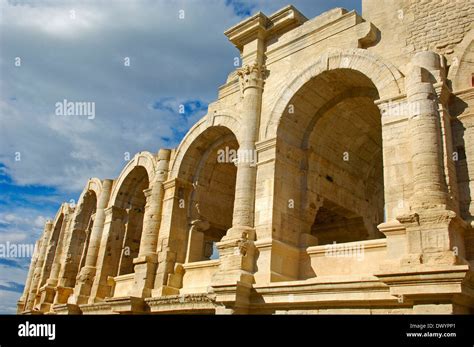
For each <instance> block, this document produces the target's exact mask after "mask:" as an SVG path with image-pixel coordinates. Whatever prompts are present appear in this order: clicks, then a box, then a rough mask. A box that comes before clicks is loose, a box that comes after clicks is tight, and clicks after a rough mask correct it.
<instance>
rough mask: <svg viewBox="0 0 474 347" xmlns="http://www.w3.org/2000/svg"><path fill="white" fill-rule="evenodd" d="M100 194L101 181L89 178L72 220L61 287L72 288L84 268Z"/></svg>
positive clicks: (60, 280) (60, 281) (60, 282)
mask: <svg viewBox="0 0 474 347" xmlns="http://www.w3.org/2000/svg"><path fill="white" fill-rule="evenodd" d="M101 192H102V181H101V180H100V179H98V178H90V179H89V180H88V181H87V183H86V185H85V187H84V189H83V191H82V193H81V195H80V197H79V200H78V201H77V205H76V207H75V211H74V215H73V218H72V228H71V234H70V236H69V240H68V241H67V244H66V247H67V249H66V261H65V263H64V264H63V267H62V269H61V272H62V273H61V275H60V279H59V285H60V286H62V287H66V288H73V287H74V286H75V281H76V276H77V275H78V274H79V272H80V269H81V268H82V267H83V266H84V263H85V258H86V255H87V249H88V245H89V240H90V236H91V232H92V226H93V223H94V216H95V212H96V210H97V204H98V201H99V197H100V194H101ZM59 299H60V300H61V299H62V298H59ZM61 303H62V302H61Z"/></svg>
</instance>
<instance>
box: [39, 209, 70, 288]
mask: <svg viewBox="0 0 474 347" xmlns="http://www.w3.org/2000/svg"><path fill="white" fill-rule="evenodd" d="M69 210H70V207H69V204H68V203H63V204H61V207H60V208H59V209H58V212H57V213H56V216H55V217H54V219H53V222H52V223H53V227H52V231H51V236H50V237H49V240H48V243H47V245H46V254H45V258H44V263H43V268H42V270H41V279H40V282H39V284H38V289H39V288H41V287H42V286H43V285H44V284H45V283H46V281H47V280H48V279H49V276H50V274H51V270H52V267H53V262H54V259H55V257H56V254H57V253H58V252H59V248H58V244H59V240H60V238H61V237H62V235H61V234H62V233H64V230H65V226H66V223H67V221H66V215H67V214H68V213H69Z"/></svg>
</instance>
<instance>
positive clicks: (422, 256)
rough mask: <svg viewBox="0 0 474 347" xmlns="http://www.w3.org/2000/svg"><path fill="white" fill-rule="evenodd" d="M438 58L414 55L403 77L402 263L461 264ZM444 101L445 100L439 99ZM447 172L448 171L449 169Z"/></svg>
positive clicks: (461, 246)
mask: <svg viewBox="0 0 474 347" xmlns="http://www.w3.org/2000/svg"><path fill="white" fill-rule="evenodd" d="M445 76H446V72H445V69H444V66H443V60H442V58H441V57H440V56H439V55H438V54H436V53H433V52H420V53H417V54H416V55H415V56H414V57H413V60H412V65H411V69H410V71H409V74H408V76H407V80H406V82H407V84H406V86H407V97H408V101H409V113H410V114H409V123H408V124H409V127H410V141H411V151H412V154H411V161H412V165H413V194H412V197H411V199H410V205H411V206H410V211H409V212H408V213H407V214H405V215H401V216H398V217H397V219H398V220H399V222H401V224H402V225H403V226H404V227H405V228H406V235H407V244H408V254H407V256H405V257H404V258H402V265H407V266H413V265H416V264H431V265H434V264H446V265H454V264H457V263H460V262H462V258H463V254H464V241H463V238H464V236H463V233H464V230H465V229H466V225H465V223H464V221H462V219H460V218H459V216H458V215H457V213H456V212H455V211H454V210H453V209H454V208H453V207H454V206H453V201H454V200H453V199H452V198H451V197H450V196H449V194H448V187H447V179H448V178H449V171H450V170H449V169H448V168H447V167H446V166H445V156H446V155H451V154H448V153H446V152H445V151H446V148H450V146H448V147H446V146H444V142H445V141H446V140H450V139H449V138H446V134H443V131H442V120H441V118H440V113H439V103H440V100H441V99H440V97H441V95H438V93H437V91H436V86H439V85H440V84H443V83H444V82H445V78H446V77H445ZM443 98H445V96H443ZM451 172H452V170H451Z"/></svg>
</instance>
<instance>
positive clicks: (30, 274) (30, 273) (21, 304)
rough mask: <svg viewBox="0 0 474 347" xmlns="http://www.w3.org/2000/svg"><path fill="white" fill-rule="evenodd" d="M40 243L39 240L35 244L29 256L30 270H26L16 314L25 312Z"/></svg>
mask: <svg viewBox="0 0 474 347" xmlns="http://www.w3.org/2000/svg"><path fill="white" fill-rule="evenodd" d="M41 241H42V239H39V240H38V241H36V243H35V248H34V252H33V254H32V256H31V264H30V268H29V269H28V275H27V277H26V282H25V288H24V290H23V294H22V295H21V297H20V299H19V300H18V303H17V313H21V312H23V311H24V310H25V301H26V299H27V297H28V293H29V292H30V286H31V282H32V279H33V275H34V272H35V268H36V264H37V262H38V256H39V253H40V248H41Z"/></svg>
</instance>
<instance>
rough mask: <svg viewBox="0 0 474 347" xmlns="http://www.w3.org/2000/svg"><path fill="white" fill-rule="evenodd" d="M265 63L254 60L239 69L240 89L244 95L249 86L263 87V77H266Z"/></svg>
mask: <svg viewBox="0 0 474 347" xmlns="http://www.w3.org/2000/svg"><path fill="white" fill-rule="evenodd" d="M265 71H266V69H265V65H262V64H259V63H257V62H255V61H254V62H253V63H250V64H245V65H244V66H242V67H241V68H240V69H238V70H237V75H238V76H239V85H240V91H241V93H242V95H243V93H244V91H245V89H247V88H259V89H263V79H264V78H265Z"/></svg>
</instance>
